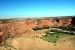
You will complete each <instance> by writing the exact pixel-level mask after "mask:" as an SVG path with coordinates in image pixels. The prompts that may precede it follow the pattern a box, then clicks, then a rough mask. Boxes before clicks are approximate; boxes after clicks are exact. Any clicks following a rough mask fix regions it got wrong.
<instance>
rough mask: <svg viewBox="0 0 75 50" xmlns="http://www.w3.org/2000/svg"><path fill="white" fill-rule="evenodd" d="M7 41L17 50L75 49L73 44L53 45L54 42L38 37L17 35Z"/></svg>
mask: <svg viewBox="0 0 75 50" xmlns="http://www.w3.org/2000/svg"><path fill="white" fill-rule="evenodd" d="M10 42H11V43H10ZM7 43H8V44H10V45H12V46H14V47H15V48H17V50H75V48H74V47H73V46H67V45H63V44H62V43H60V44H61V45H59V44H56V45H54V43H49V42H47V41H44V40H42V39H39V38H25V37H17V38H14V39H12V40H8V41H7Z"/></svg>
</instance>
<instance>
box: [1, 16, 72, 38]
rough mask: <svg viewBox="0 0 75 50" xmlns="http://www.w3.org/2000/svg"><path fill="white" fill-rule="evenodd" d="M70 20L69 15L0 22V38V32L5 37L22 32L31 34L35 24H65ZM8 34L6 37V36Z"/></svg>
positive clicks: (68, 23)
mask: <svg viewBox="0 0 75 50" xmlns="http://www.w3.org/2000/svg"><path fill="white" fill-rule="evenodd" d="M71 21H72V18H71V17H66V18H42V19H34V20H33V19H29V20H17V21H12V22H7V23H2V24H1V23H0V34H1V35H0V38H1V37H2V34H3V35H5V38H8V37H10V36H11V37H14V36H16V35H20V34H22V33H28V34H32V33H33V30H32V28H33V27H36V26H63V25H65V26H67V25H70V24H71ZM7 36H8V37H7Z"/></svg>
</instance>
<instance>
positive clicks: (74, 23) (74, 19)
mask: <svg viewBox="0 0 75 50" xmlns="http://www.w3.org/2000/svg"><path fill="white" fill-rule="evenodd" d="M71 23H72V25H74V26H75V17H73V18H72V22H71Z"/></svg>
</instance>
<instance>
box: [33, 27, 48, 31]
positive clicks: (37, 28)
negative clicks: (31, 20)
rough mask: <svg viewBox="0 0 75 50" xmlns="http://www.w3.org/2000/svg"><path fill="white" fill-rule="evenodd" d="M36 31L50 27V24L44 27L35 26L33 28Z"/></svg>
mask: <svg viewBox="0 0 75 50" xmlns="http://www.w3.org/2000/svg"><path fill="white" fill-rule="evenodd" d="M32 29H33V30H34V31H37V30H42V29H49V26H44V27H35V28H32Z"/></svg>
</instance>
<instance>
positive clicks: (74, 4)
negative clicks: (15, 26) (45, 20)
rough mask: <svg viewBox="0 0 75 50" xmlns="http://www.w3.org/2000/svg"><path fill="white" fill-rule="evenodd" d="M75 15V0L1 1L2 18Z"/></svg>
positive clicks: (0, 13) (0, 11)
mask: <svg viewBox="0 0 75 50" xmlns="http://www.w3.org/2000/svg"><path fill="white" fill-rule="evenodd" d="M71 15H75V0H0V18H23V17H54V16H71Z"/></svg>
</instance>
